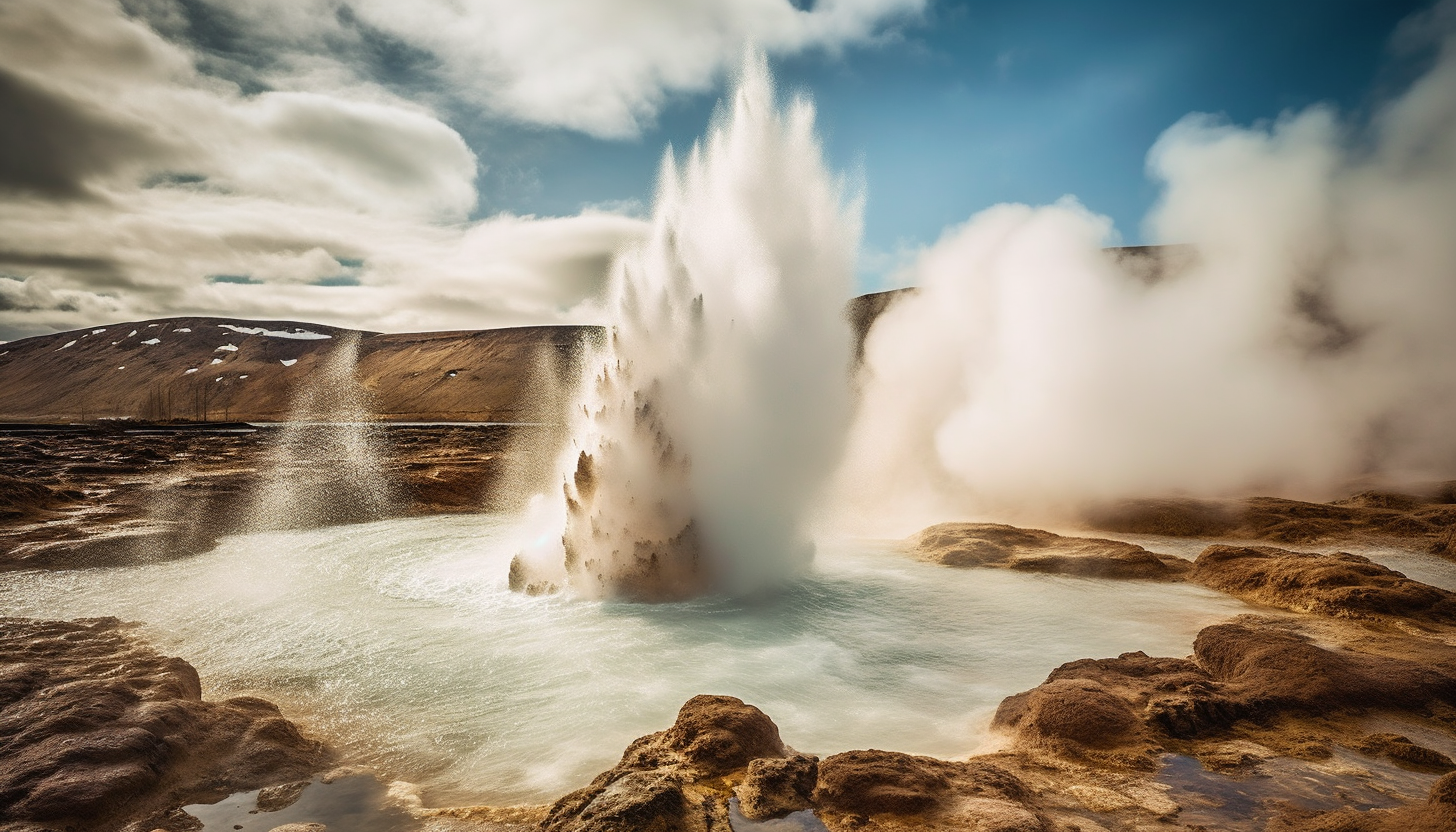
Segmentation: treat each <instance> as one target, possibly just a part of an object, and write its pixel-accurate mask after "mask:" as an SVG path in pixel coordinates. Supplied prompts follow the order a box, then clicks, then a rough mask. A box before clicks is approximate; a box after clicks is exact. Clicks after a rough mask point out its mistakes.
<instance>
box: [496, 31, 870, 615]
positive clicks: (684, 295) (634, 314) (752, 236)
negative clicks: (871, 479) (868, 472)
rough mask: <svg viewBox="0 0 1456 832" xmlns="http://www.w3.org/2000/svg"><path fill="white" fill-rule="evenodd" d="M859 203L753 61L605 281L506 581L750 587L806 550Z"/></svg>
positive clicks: (830, 415) (801, 118)
mask: <svg viewBox="0 0 1456 832" xmlns="http://www.w3.org/2000/svg"><path fill="white" fill-rule="evenodd" d="M859 230H860V205H859V201H858V200H857V199H855V198H847V194H846V189H845V187H844V185H843V183H842V182H841V181H840V180H839V179H837V178H836V177H835V176H833V175H832V174H831V173H830V172H829V171H828V170H827V169H826V167H825V165H824V162H823V158H822V151H821V148H820V145H819V141H818V139H817V137H816V136H815V133H814V110H813V107H812V106H811V105H810V104H809V103H808V102H807V101H804V100H801V99H796V100H794V101H793V102H791V103H790V104H789V105H788V106H787V107H786V108H785V109H784V110H782V111H781V110H779V109H777V108H776V106H775V98H774V89H773V81H772V78H771V76H770V74H769V71H768V66H767V63H766V62H765V60H764V58H763V57H762V56H761V55H753V54H750V55H749V56H748V57H747V59H746V60H745V62H744V69H743V71H742V73H741V76H740V78H739V81H738V85H737V89H736V91H735V93H734V95H733V97H732V100H731V103H727V104H725V105H724V106H723V107H721V108H720V111H719V112H718V114H717V115H716V116H715V119H714V124H713V126H712V127H711V128H710V130H709V132H708V135H707V137H706V139H705V140H704V141H703V142H702V143H699V144H695V145H694V147H693V149H692V151H691V152H690V153H689V154H688V156H687V159H686V160H685V162H683V163H682V164H681V165H679V164H678V162H677V160H676V158H675V157H674V155H673V154H672V152H671V150H669V151H668V153H667V154H666V156H665V158H664V160H663V163H662V169H661V173H660V178H659V183H658V192H657V198H656V204H655V208H654V214H653V223H652V231H651V233H650V235H649V237H648V239H647V240H646V241H645V242H643V243H642V244H641V245H640V246H639V247H637V248H635V249H633V250H630V251H628V252H626V253H625V254H624V255H623V256H621V257H620V258H619V259H618V260H617V262H616V264H615V266H614V270H613V275H612V289H611V299H612V307H611V312H612V314H613V317H612V325H611V326H610V327H609V330H608V335H607V337H606V339H605V340H606V343H604V344H603V345H602V346H601V347H600V348H599V350H598V352H597V353H596V354H595V356H594V357H593V359H592V360H590V361H589V362H588V364H587V368H588V372H587V373H585V374H584V383H583V385H582V388H581V390H580V391H579V395H578V401H579V403H580V406H579V409H577V410H576V411H575V412H574V413H573V415H572V416H571V431H570V433H571V440H570V442H569V443H567V449H566V451H565V453H564V454H563V455H562V458H561V461H560V463H559V466H558V476H559V479H558V480H557V482H558V483H560V487H561V492H560V493H559V494H554V495H550V496H547V497H544V498H543V499H541V500H539V501H538V504H537V505H536V506H535V508H534V514H535V518H534V520H533V522H534V523H536V524H537V526H538V527H539V528H541V529H546V530H547V531H546V532H545V533H543V534H541V535H539V537H538V539H537V541H536V542H535V543H534V544H533V545H531V546H528V547H526V548H525V549H523V551H522V552H521V555H520V556H519V557H517V558H516V559H515V561H513V563H512V567H511V579H512V580H511V583H512V586H513V587H515V588H517V589H521V590H525V591H528V592H533V593H535V592H541V591H550V590H553V589H556V588H559V587H561V586H563V585H564V586H566V587H568V588H569V589H570V590H571V591H572V592H573V593H575V594H578V595H581V596H585V597H620V598H631V599H639V600H668V599H679V598H686V597H692V596H695V595H699V594H703V593H708V592H728V593H732V594H744V593H752V592H756V591H760V590H763V589H765V588H767V587H771V586H774V585H777V584H779V583H780V582H782V581H783V580H784V579H785V578H786V577H788V576H791V575H794V574H797V573H799V572H801V571H802V570H803V568H804V567H805V566H807V565H808V563H809V562H810V561H811V560H812V558H813V547H812V544H811V542H810V541H809V538H808V536H807V535H806V534H805V532H804V529H803V520H804V514H805V512H806V511H807V509H808V507H809V505H810V502H811V501H812V500H813V499H814V497H815V494H816V491H817V489H818V487H819V485H820V483H821V481H822V479H823V477H824V475H825V473H826V471H827V469H828V468H829V467H830V466H831V465H832V464H833V462H834V459H835V456H836V454H837V452H838V448H839V445H840V440H841V437H842V434H843V430H844V424H845V421H846V412H847V409H848V408H847V398H848V391H847V390H846V383H845V379H846V368H847V366H848V364H849V360H850V335H849V330H848V325H847V323H846V321H845V320H844V318H843V315H842V311H841V310H842V308H843V304H844V302H845V300H846V299H847V298H848V297H849V295H850V292H851V289H852V281H853V272H854V256H855V252H856V250H857V247H858V239H859Z"/></svg>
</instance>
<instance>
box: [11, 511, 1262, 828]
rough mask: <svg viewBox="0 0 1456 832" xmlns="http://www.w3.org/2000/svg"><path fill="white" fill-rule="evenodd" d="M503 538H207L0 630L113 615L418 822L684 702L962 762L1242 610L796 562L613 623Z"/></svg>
mask: <svg viewBox="0 0 1456 832" xmlns="http://www.w3.org/2000/svg"><path fill="white" fill-rule="evenodd" d="M516 548H517V532H516V531H515V529H514V528H513V526H512V523H511V521H510V520H509V519H508V518H503V517H495V516H480V515H476V516H453V517H429V518H413V519H402V520H389V521H383V522H377V523H367V524H360V525H353V526H343V527H334V528H326V529H315V530H311V531H298V532H285V533H270V534H256V535H243V536H237V537H230V538H225V539H224V540H223V541H222V542H221V543H220V544H219V546H218V548H217V549H216V550H215V551H213V552H211V553H208V554H205V555H201V556H198V557H194V558H190V559H186V560H180V561H173V562H168V563H159V564H155V565H149V566H139V567H126V568H116V569H104V570H87V571H75V572H29V573H17V574H11V575H7V576H3V577H0V610H3V612H4V613H6V614H10V615H27V616H42V617H76V616H99V615H116V616H119V617H121V618H123V619H128V620H134V621H139V622H142V625H143V626H142V633H143V635H145V636H146V637H147V638H149V639H150V640H152V642H153V643H155V644H156V645H157V646H158V647H159V649H161V650H164V651H166V652H169V653H172V654H175V655H179V656H182V657H184V658H186V659H187V660H188V661H190V662H191V663H192V664H194V665H195V666H196V667H197V669H198V670H199V671H200V673H201V675H202V679H203V684H204V688H205V695H207V696H209V697H214V698H216V697H222V696H227V695H236V694H240V693H250V694H255V695H260V696H264V697H266V698H269V699H271V700H273V701H275V702H277V703H279V704H280V705H281V706H282V707H284V709H285V710H286V711H287V712H288V713H289V714H290V715H291V716H294V717H295V718H297V719H299V720H300V721H301V722H303V724H304V725H305V727H306V729H307V730H309V731H310V732H312V733H313V734H315V735H317V736H320V737H322V738H324V739H326V740H328V741H329V742H331V743H333V744H334V745H336V746H338V747H340V748H341V749H343V750H344V752H345V753H346V754H347V755H349V756H350V757H352V758H354V759H362V760H364V761H366V762H367V763H369V764H370V765H372V766H374V767H375V768H377V769H378V771H379V773H380V775H381V776H382V777H384V778H385V779H404V780H408V781H411V782H415V783H419V784H421V785H422V786H423V788H424V798H425V802H426V804H427V805H460V804H467V803H492V804H505V803H517V802H542V801H546V800H550V799H554V798H555V797H557V796H559V795H561V794H562V793H564V792H566V791H568V790H570V789H573V788H577V787H579V786H581V785H583V784H585V783H586V782H587V781H588V780H589V779H590V778H591V777H592V776H593V775H595V774H596V773H597V772H599V771H601V770H603V769H605V768H608V767H610V766H611V765H612V764H614V763H615V762H616V760H617V758H618V757H619V756H620V754H621V751H622V749H623V748H624V747H625V746H626V745H627V743H628V742H630V741H631V740H632V739H634V738H636V737H638V736H641V735H643V734H646V733H649V732H652V731H656V730H660V729H662V728H665V727H667V726H668V725H670V724H671V722H672V719H673V716H674V715H675V713H676V712H677V709H678V708H679V707H680V706H681V705H682V703H683V702H684V701H685V700H686V699H688V698H689V697H690V696H692V695H694V694H698V693H717V694H729V695H733V696H738V697H741V698H743V699H744V700H746V701H748V702H751V703H753V704H755V705H758V706H759V707H761V708H763V709H764V710H765V711H766V712H767V713H768V714H769V715H770V716H771V717H772V718H773V719H774V720H775V722H777V724H778V725H779V727H780V730H781V732H782V734H783V737H784V739H785V741H786V742H788V743H789V744H790V745H792V746H794V747H796V748H798V749H800V750H802V751H806V752H810V753H816V754H830V753H835V752H838V751H844V750H848V749H852V748H890V749H895V750H900V751H906V752H911V753H916V754H930V755H936V756H942V757H955V756H963V755H966V754H969V753H972V752H974V751H977V750H978V749H982V748H984V747H985V746H986V745H987V743H988V742H989V741H991V740H992V739H993V738H991V737H990V735H989V732H988V729H987V726H988V723H989V719H990V715H991V714H992V712H993V711H994V709H995V707H996V705H997V704H998V703H999V702H1000V700H1001V699H1002V698H1004V697H1005V696H1007V695H1009V694H1012V693H1015V692H1018V691H1021V690H1025V689H1027V688H1030V687H1032V686H1035V685H1036V684H1038V683H1040V682H1041V681H1042V680H1043V679H1045V677H1046V675H1047V673H1048V672H1050V671H1051V669H1052V668H1054V667H1056V666H1057V665H1058V664H1061V663H1062V662H1066V661H1070V660H1072V659H1077V658H1082V657H1089V656H1093V657H1101V656H1115V655H1117V654H1119V653H1122V652H1126V651H1132V650H1142V651H1145V652H1147V653H1149V654H1151V655H1171V656H1183V655H1187V654H1188V653H1189V652H1190V650H1191V645H1192V641H1193V636H1194V635H1195V634H1196V633H1197V631H1198V630H1199V629H1200V628H1202V627H1203V626H1206V625H1208V624H1211V623H1214V622H1216V621H1218V620H1221V619H1223V618H1226V617H1228V616H1231V615H1235V614H1238V613H1240V612H1245V611H1248V609H1249V608H1248V607H1246V606H1244V605H1243V604H1242V603H1240V602H1237V601H1234V600H1232V599H1230V598H1228V597H1226V596H1222V595H1219V594H1216V593H1213V592H1210V591H1208V590H1204V589H1202V588H1200V587H1196V586H1191V585H1185V584H1160V583H1149V582H1135V581H1126V582H1118V581H1099V580H1090V579H1080V578H1065V577H1057V576H1046V575H1029V574H1017V573H1011V572H1004V571H998V570H958V569H950V568H946V567H941V566H933V565H929V564H923V563H919V562H916V561H914V560H911V559H910V558H908V557H907V556H905V555H904V554H902V553H900V552H898V551H897V550H896V548H895V544H892V543H888V542H874V541H831V542H825V543H822V544H821V546H820V552H819V556H818V559H817V562H816V566H815V569H814V571H813V573H812V574H810V575H808V576H807V577H805V578H804V579H802V580H800V581H799V582H797V583H795V584H793V585H791V586H789V587H787V588H785V589H784V590H783V591H782V592H781V593H779V594H777V595H774V596H773V597H768V598H761V599H757V600H755V601H732V600H726V599H710V600H702V601H697V602H693V603H683V604H663V605H637V604H622V603H603V602H583V601H574V600H570V599H567V598H564V597H559V596H558V597H545V598H530V597H526V596H522V595H518V594H514V593H511V592H510V591H509V590H508V589H507V587H506V580H505V576H506V569H507V565H508V563H509V560H510V557H511V556H512V554H513V553H514V551H515V550H516Z"/></svg>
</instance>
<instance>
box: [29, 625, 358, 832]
mask: <svg viewBox="0 0 1456 832" xmlns="http://www.w3.org/2000/svg"><path fill="white" fill-rule="evenodd" d="M127 630H128V628H127V626H126V625H124V624H123V623H122V622H120V621H119V620H117V619H115V618H93V619H78V620H76V621H44V620H37V619H25V618H0V821H4V822H9V823H15V824H32V826H31V827H29V828H33V829H50V828H60V829H67V830H99V829H114V828H118V827H120V826H121V825H123V824H124V823H126V822H128V821H133V820H137V819H140V818H146V817H151V816H164V815H166V814H167V813H168V811H169V810H173V809H176V808H177V807H179V806H181V805H183V804H186V803H197V802H205V801H209V800H217V799H221V798H223V797H226V796H227V795H229V794H232V793H234V792H239V791H248V790H251V789H257V788H260V787H263V786H269V785H274V784H282V783H288V782H294V781H298V780H301V779H307V778H308V776H309V775H311V774H313V773H314V772H316V771H319V770H321V769H322V768H324V767H325V766H326V765H327V763H328V762H329V760H330V752H329V751H328V750H327V749H326V748H324V746H323V745H322V744H321V743H319V742H317V741H315V740H311V739H309V738H307V737H305V736H304V735H303V734H302V733H301V732H300V731H299V730H298V727H297V726H296V725H294V724H293V723H292V722H290V721H289V720H288V719H286V718H284V716H283V715H282V714H281V713H280V712H279V710H278V708H277V707H276V706H275V705H273V704H272V703H271V702H267V701H265V700H262V699H258V698H256V697H248V696H240V697H233V698H231V699H226V700H222V701H209V700H204V699H202V686H201V682H200V680H199V679H198V676H197V671H196V670H194V669H193V668H192V666H191V665H189V664H188V663H187V662H185V661H183V660H181V659H177V658H170V657H166V656H162V655H160V654H159V653H157V652H156V651H155V650H153V649H151V648H150V647H148V646H146V645H145V644H143V643H141V642H139V641H138V640H137V639H135V638H134V637H132V635H131V634H130V633H129V632H127ZM158 825H161V824H158ZM152 828H153V827H152V826H148V827H147V829H152Z"/></svg>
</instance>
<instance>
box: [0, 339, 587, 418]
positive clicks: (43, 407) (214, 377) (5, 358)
mask: <svg viewBox="0 0 1456 832" xmlns="http://www.w3.org/2000/svg"><path fill="white" fill-rule="evenodd" d="M598 331H599V330H597V329H596V328H594V327H520V328H515V329H495V330H481V331H470V332H426V333H399V334H381V333H375V332H358V331H355V330H348V329H339V328H335V327H328V326H320V325H317V324H306V323H299V322H295V321H245V320H236V319H228V318H165V319H158V320H151V321H136V322H127V323H119V324H109V325H107V326H105V327H96V328H94V329H90V330H78V331H73V332H63V333H58V334H55V335H41V336H36V337H33V338H26V339H23V340H19V341H15V342H12V343H9V344H3V345H0V420H10V421H70V420H76V419H81V420H88V419H97V418H116V417H132V418H145V419H159V420H160V419H197V420H228V419H232V420H255V421H281V420H286V419H290V418H341V417H342V418H348V417H350V416H351V415H355V416H358V415H364V414H371V415H372V416H374V417H375V418H383V419H394V420H421V421H512V420H518V419H522V418H529V414H528V413H527V412H526V409H527V408H528V406H529V404H530V403H531V402H532V401H534V400H536V399H538V398H539V395H538V394H539V393H542V392H545V391H546V390H547V389H548V388H546V387H543V386H542V384H541V383H543V382H544V381H546V377H545V376H546V375H549V374H552V373H561V372H564V371H566V369H567V367H568V365H569V363H570V361H571V360H572V357H573V356H574V355H575V354H576V353H577V351H578V349H579V347H580V345H581V344H582V341H583V339H584V338H589V337H592V334H593V333H596V332H598ZM356 366H357V370H356V377H357V379H358V382H359V384H360V386H362V389H363V390H364V391H366V392H365V395H364V396H363V397H362V398H361V399H359V400H358V401H356V402H354V403H353V404H352V405H351V406H350V407H347V408H343V409H342V410H341V409H340V405H339V402H338V401H336V400H327V401H320V400H319V397H316V396H315V397H312V402H313V405H312V408H310V401H311V399H310V397H305V396H299V395H295V394H296V393H302V392H303V391H304V390H306V389H310V388H317V387H319V386H321V385H320V383H321V382H323V383H324V384H323V385H322V386H325V387H326V386H328V385H327V382H328V381H330V380H334V381H337V380H338V379H339V378H347V376H348V374H349V373H350V371H351V370H354V368H355V367H356ZM302 384H306V385H307V386H306V387H300V385H302ZM356 398H357V397H356ZM335 399H337V397H335ZM311 411H312V412H311Z"/></svg>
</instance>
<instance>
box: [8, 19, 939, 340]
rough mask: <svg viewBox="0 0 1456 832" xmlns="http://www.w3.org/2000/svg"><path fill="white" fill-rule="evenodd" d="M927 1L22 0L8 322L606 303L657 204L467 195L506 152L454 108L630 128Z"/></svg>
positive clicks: (464, 323)
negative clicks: (526, 210) (485, 148)
mask: <svg viewBox="0 0 1456 832" xmlns="http://www.w3.org/2000/svg"><path fill="white" fill-rule="evenodd" d="M924 5H925V0H823V2H819V3H816V4H813V5H812V6H809V7H804V4H802V3H800V4H794V3H790V2H789V1H788V0H730V1H729V2H719V1H718V0H712V1H711V2H710V0H691V1H690V2H647V3H643V2H639V0H621V2H604V1H603V0H541V1H540V2H532V3H507V2H475V3H463V4H462V3H456V2H453V1H451V0H415V2H403V1H402V0H352V2H347V3H346V2H340V0H251V2H247V3H232V2H222V0H68V2H66V3H64V4H60V3H55V2H51V1H50V0H10V2H6V3H4V4H0V223H3V224H4V227H5V228H6V230H7V235H6V240H5V241H4V242H0V277H3V278H4V281H3V282H0V338H13V337H17V336H20V335H26V334H36V333H40V332H46V331H51V330H53V329H56V328H71V327H79V326H87V325H91V324H93V323H96V322H98V321H102V320H107V319H111V318H115V317H118V316H127V317H140V316H161V315H168V314H183V313H189V314H194V313H198V314H200V313H216V314H234V315H258V316H263V317H274V318H276V317H295V318H304V319H309V320H317V321H319V322H322V323H333V324H337V325H343V326H358V327H364V328H373V329H399V328H432V329H437V328H441V327H481V326H492V325H505V324H520V323H546V322H559V321H581V320H592V321H595V320H596V317H597V316H596V314H595V313H596V305H595V304H596V300H597V299H598V298H599V296H600V294H601V284H602V280H603V278H604V275H605V272H606V265H607V263H608V262H609V261H610V259H611V257H612V255H613V254H614V252H616V251H617V250H618V249H620V248H621V247H623V246H624V245H626V244H627V243H629V242H631V241H633V240H636V239H638V238H639V237H640V236H641V235H642V234H643V233H644V230H645V227H646V226H645V223H644V222H643V221H642V220H640V219H633V218H631V216H630V215H634V214H640V213H641V212H640V210H635V211H628V212H626V213H627V214H628V216H618V215H614V214H613V213H610V212H608V211H602V210H593V209H586V210H584V211H583V212H582V213H581V215H579V216H576V217H569V218H559V219H536V218H531V217H512V216H500V217H495V218H492V219H488V220H485V221H472V220H471V219H470V217H471V216H472V214H473V212H474V211H475V210H476V207H477V205H478V196H479V195H478V193H477V190H476V176H477V173H478V171H479V170H480V169H481V168H482V167H483V166H484V163H483V162H482V160H481V159H479V158H477V156H476V155H475V153H474V152H473V151H472V149H471V148H470V147H469V146H467V144H466V142H465V141H464V140H463V139H462V138H461V136H460V135H459V134H458V133H457V131H456V130H455V129H453V128H452V127H451V126H450V125H449V124H448V123H447V120H449V119H451V118H453V117H464V116H462V114H463V113H470V114H474V115H470V116H469V117H475V115H483V116H484V117H485V118H486V119H487V120H489V119H497V120H500V119H505V120H510V121H515V122H521V123H527V124H533V125H543V126H548V127H554V128H568V129H575V130H581V131H585V132H587V133H590V134H592V135H595V136H613V137H621V136H631V135H634V134H635V133H636V132H637V131H638V130H639V129H640V128H641V127H642V126H643V125H645V124H647V123H650V122H651V121H652V119H653V118H654V117H655V116H656V114H657V112H658V111H659V110H660V108H661V107H662V106H663V105H664V103H665V102H666V101H667V100H668V99H669V97H670V96H672V95H673V94H675V93H682V92H697V91H702V90H705V89H708V88H709V87H710V86H711V85H712V84H714V83H715V81H716V79H717V77H718V76H719V75H720V74H721V71H722V68H723V66H724V65H725V63H728V62H731V61H734V60H736V59H737V57H738V56H739V55H741V54H742V50H743V47H744V44H745V43H746V42H750V41H751V42H756V43H758V44H760V45H761V46H762V47H763V48H765V49H767V50H768V51H769V52H771V53H773V52H776V53H779V54H786V53H791V52H799V51H803V50H806V49H823V50H829V51H833V50H836V49H839V48H841V47H843V46H845V45H847V44H854V43H864V42H870V41H873V40H874V39H876V38H879V37H885V36H886V33H887V32H889V31H890V29H888V28H887V27H890V26H892V25H893V24H894V23H895V22H896V21H899V20H903V19H907V18H908V17H913V16H914V15H916V14H918V13H919V11H920V10H921V9H922V7H923V6H924ZM486 163H488V160H486ZM619 213H620V212H619Z"/></svg>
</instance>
